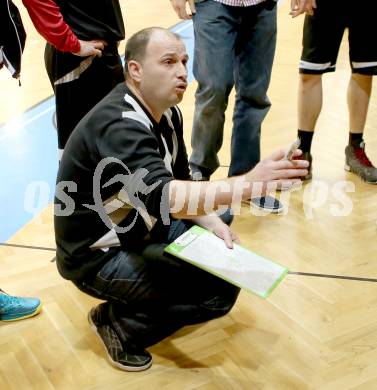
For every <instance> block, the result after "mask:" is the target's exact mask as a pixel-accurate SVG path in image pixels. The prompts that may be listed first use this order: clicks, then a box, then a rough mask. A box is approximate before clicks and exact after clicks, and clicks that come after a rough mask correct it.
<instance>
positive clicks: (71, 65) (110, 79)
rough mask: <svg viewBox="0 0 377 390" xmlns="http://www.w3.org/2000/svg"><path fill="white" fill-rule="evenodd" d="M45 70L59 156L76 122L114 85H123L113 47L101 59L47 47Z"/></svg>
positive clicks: (118, 58) (107, 49)
mask: <svg viewBox="0 0 377 390" xmlns="http://www.w3.org/2000/svg"><path fill="white" fill-rule="evenodd" d="M45 65H46V70H47V73H48V76H49V79H50V82H51V85H52V87H53V89H54V94H55V103H56V125H57V132H58V147H59V150H60V151H61V152H62V151H63V150H64V147H65V145H66V143H67V140H68V138H69V136H70V135H71V133H72V131H73V129H74V128H75V127H76V125H77V124H78V122H79V121H80V120H81V119H82V118H83V117H84V116H85V114H86V113H87V112H89V111H90V110H91V109H92V108H93V107H94V106H95V105H96V104H97V103H98V102H99V101H100V100H102V98H104V97H105V96H106V95H107V94H108V93H109V92H110V91H111V90H112V89H113V88H114V87H115V86H116V85H117V84H119V83H120V82H122V81H124V74H123V67H122V63H121V60H120V57H119V54H118V49H117V46H116V43H111V44H110V43H109V44H108V45H107V46H106V48H105V49H104V50H103V53H102V57H93V56H91V57H84V58H83V57H78V56H75V55H73V54H71V53H67V52H61V51H59V50H56V49H55V48H54V47H53V46H52V45H50V44H47V45H46V49H45Z"/></svg>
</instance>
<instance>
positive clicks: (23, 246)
mask: <svg viewBox="0 0 377 390" xmlns="http://www.w3.org/2000/svg"><path fill="white" fill-rule="evenodd" d="M0 246H10V247H12V248H22V249H36V250H41V251H53V252H56V248H47V247H44V246H32V245H21V244H8V243H6V242H0Z"/></svg>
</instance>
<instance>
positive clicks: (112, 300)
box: [76, 221, 239, 348]
mask: <svg viewBox="0 0 377 390" xmlns="http://www.w3.org/2000/svg"><path fill="white" fill-rule="evenodd" d="M190 226H191V225H190V224H189V223H188V222H184V221H173V222H172V223H171V225H170V228H169V229H166V234H165V237H160V242H159V243H158V242H154V239H153V238H152V239H151V242H150V244H149V245H147V246H146V247H145V248H144V250H143V251H141V253H136V252H126V251H123V250H120V249H117V250H114V249H112V250H113V251H114V256H113V257H112V259H111V260H110V261H108V262H107V263H106V264H105V266H104V267H103V268H102V269H101V270H100V271H99V272H98V274H97V275H96V276H95V277H94V278H92V279H90V280H86V281H84V282H80V283H76V285H77V287H78V288H79V289H80V290H82V291H84V292H85V293H87V294H89V295H92V296H94V297H96V298H100V299H103V300H105V301H106V303H105V304H103V305H102V306H101V310H102V311H101V317H102V319H105V320H104V322H105V323H108V324H110V325H111V326H112V327H113V328H114V329H115V330H116V332H117V334H118V336H119V338H120V339H121V341H122V342H123V343H132V344H134V345H136V346H138V347H143V348H146V347H148V346H151V345H153V344H156V343H158V342H159V341H161V340H163V339H164V338H165V337H167V336H169V335H171V334H172V333H174V332H175V331H177V330H178V329H180V328H182V327H183V326H185V325H191V324H198V323H201V322H205V321H208V320H211V319H214V318H218V317H221V316H223V315H225V314H227V313H228V312H229V311H230V310H231V308H232V307H233V305H234V304H235V302H236V300H237V297H238V293H239V288H238V287H236V286H233V285H232V284H229V283H228V282H225V281H224V280H222V279H219V278H217V277H215V276H213V275H212V274H209V273H207V272H205V271H203V270H201V269H199V268H197V267H195V266H192V265H191V264H188V263H186V262H184V261H183V260H180V259H177V258H172V257H168V256H167V255H165V254H164V253H163V250H164V248H165V246H166V245H167V244H168V243H170V242H172V241H173V240H174V239H175V238H177V237H178V236H180V235H181V234H183V233H184V232H185V231H187V230H188V229H189V227H190Z"/></svg>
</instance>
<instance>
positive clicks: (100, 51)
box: [91, 48, 102, 57]
mask: <svg viewBox="0 0 377 390" xmlns="http://www.w3.org/2000/svg"><path fill="white" fill-rule="evenodd" d="M91 55H95V56H97V57H102V50H98V49H95V48H93V50H92V52H91Z"/></svg>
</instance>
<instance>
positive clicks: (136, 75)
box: [127, 60, 143, 82]
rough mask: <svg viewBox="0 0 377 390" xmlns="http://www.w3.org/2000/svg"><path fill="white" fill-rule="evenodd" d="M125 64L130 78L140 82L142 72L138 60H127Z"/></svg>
mask: <svg viewBox="0 0 377 390" xmlns="http://www.w3.org/2000/svg"><path fill="white" fill-rule="evenodd" d="M127 66H128V74H129V75H130V77H131V79H132V80H134V81H136V82H140V80H141V76H142V73H143V67H142V66H141V64H140V62H137V61H135V60H130V61H128V62H127Z"/></svg>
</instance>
